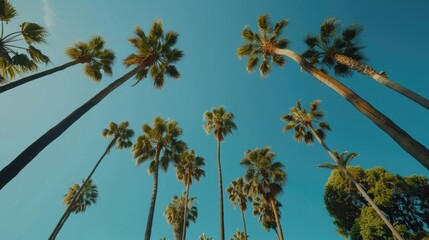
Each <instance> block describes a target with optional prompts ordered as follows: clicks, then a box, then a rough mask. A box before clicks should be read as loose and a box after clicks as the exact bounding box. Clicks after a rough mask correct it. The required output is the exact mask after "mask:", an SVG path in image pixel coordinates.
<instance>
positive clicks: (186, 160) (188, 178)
mask: <svg viewBox="0 0 429 240" xmlns="http://www.w3.org/2000/svg"><path fill="white" fill-rule="evenodd" d="M204 165H205V163H204V158H202V157H199V156H195V151H194V150H191V151H185V152H184V153H183V154H182V155H181V156H180V158H179V161H178V162H177V163H176V164H175V166H176V169H177V170H176V176H177V179H178V180H179V181H181V182H183V183H184V184H185V188H186V189H185V203H186V202H188V197H189V187H190V186H191V184H192V180H195V181H198V180H200V177H201V176H205V171H204V170H203V169H201V167H202V166H204ZM187 211H188V208H187V207H186V205H184V206H183V217H182V219H183V226H187V224H186V222H187V221H188V220H187ZM181 239H182V240H185V239H186V228H183V232H182V236H181Z"/></svg>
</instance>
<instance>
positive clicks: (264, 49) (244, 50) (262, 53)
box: [237, 14, 289, 77]
mask: <svg viewBox="0 0 429 240" xmlns="http://www.w3.org/2000/svg"><path fill="white" fill-rule="evenodd" d="M287 23H288V20H286V19H283V20H281V21H279V22H277V23H276V24H275V25H274V27H273V26H272V25H271V23H270V19H269V16H268V14H263V15H260V16H259V17H258V29H259V32H253V31H252V30H250V28H248V27H245V28H244V30H243V31H242V32H241V36H242V37H243V39H244V40H245V41H246V43H245V44H243V45H242V46H241V47H239V48H238V50H237V55H238V57H240V58H241V57H243V56H249V59H248V61H247V66H246V70H247V71H248V72H252V71H253V69H255V67H256V65H258V63H259V62H260V58H262V62H261V64H260V66H259V73H260V74H261V76H262V77H267V76H268V74H269V73H270V72H271V63H272V64H275V65H277V66H280V67H282V66H284V65H285V63H286V60H285V59H284V57H283V56H281V55H278V54H276V53H274V50H275V49H277V48H280V49H283V48H287V46H288V44H289V40H288V39H287V38H285V37H281V36H280V35H281V34H282V31H283V30H284V28H285V27H286V25H287Z"/></svg>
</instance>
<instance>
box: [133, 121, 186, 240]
mask: <svg viewBox="0 0 429 240" xmlns="http://www.w3.org/2000/svg"><path fill="white" fill-rule="evenodd" d="M142 129H143V135H141V136H139V137H138V138H137V141H136V143H135V144H134V145H133V153H134V159H135V160H136V163H137V165H141V164H143V163H145V162H147V161H148V160H150V163H149V168H148V172H149V174H153V189H152V198H151V201H150V208H149V214H148V218H147V225H146V232H145V240H149V239H150V235H151V231H152V221H153V214H154V212H155V203H156V195H157V192H158V169H159V166H160V165H161V168H162V169H163V170H164V171H167V169H168V166H169V163H170V162H171V161H175V162H177V161H178V157H179V156H180V154H181V153H183V152H184V151H185V150H186V144H185V142H183V141H182V140H179V139H178V138H179V137H180V135H182V129H181V128H180V127H179V126H178V123H177V122H176V121H175V120H164V119H163V118H162V117H160V116H157V117H155V118H154V119H153V126H152V127H151V126H149V125H148V124H146V123H145V124H143V127H142Z"/></svg>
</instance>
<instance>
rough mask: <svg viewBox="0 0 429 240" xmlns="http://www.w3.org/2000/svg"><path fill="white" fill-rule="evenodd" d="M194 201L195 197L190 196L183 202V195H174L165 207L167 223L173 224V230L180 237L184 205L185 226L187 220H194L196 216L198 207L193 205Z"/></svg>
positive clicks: (187, 222)
mask: <svg viewBox="0 0 429 240" xmlns="http://www.w3.org/2000/svg"><path fill="white" fill-rule="evenodd" d="M195 201H196V198H195V197H191V198H189V199H188V202H187V204H185V197H184V196H181V197H178V196H174V197H173V199H172V202H171V203H169V204H168V205H167V209H166V210H165V212H164V215H165V218H166V219H167V223H168V225H170V226H173V228H174V231H175V232H176V233H177V234H178V236H180V237H181V233H182V230H183V214H184V212H183V211H184V208H185V206H186V208H187V211H186V213H187V214H186V228H187V227H189V221H192V222H195V221H196V220H197V218H198V208H197V207H196V206H194V202H195ZM179 239H180V238H179Z"/></svg>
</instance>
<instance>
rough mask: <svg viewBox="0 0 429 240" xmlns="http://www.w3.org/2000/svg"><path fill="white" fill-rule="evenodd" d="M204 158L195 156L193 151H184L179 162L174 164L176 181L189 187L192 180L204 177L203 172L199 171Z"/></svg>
mask: <svg viewBox="0 0 429 240" xmlns="http://www.w3.org/2000/svg"><path fill="white" fill-rule="evenodd" d="M204 165H205V163H204V158H203V157H199V156H195V151H194V150H190V151H185V152H184V153H183V154H182V155H181V156H180V159H179V161H178V162H177V163H176V164H175V166H176V168H177V171H176V176H177V179H178V180H179V181H181V182H183V183H184V184H185V186H189V185H191V184H192V179H194V180H195V181H198V180H200V177H201V176H205V171H204V170H203V169H201V167H202V166H204Z"/></svg>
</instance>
